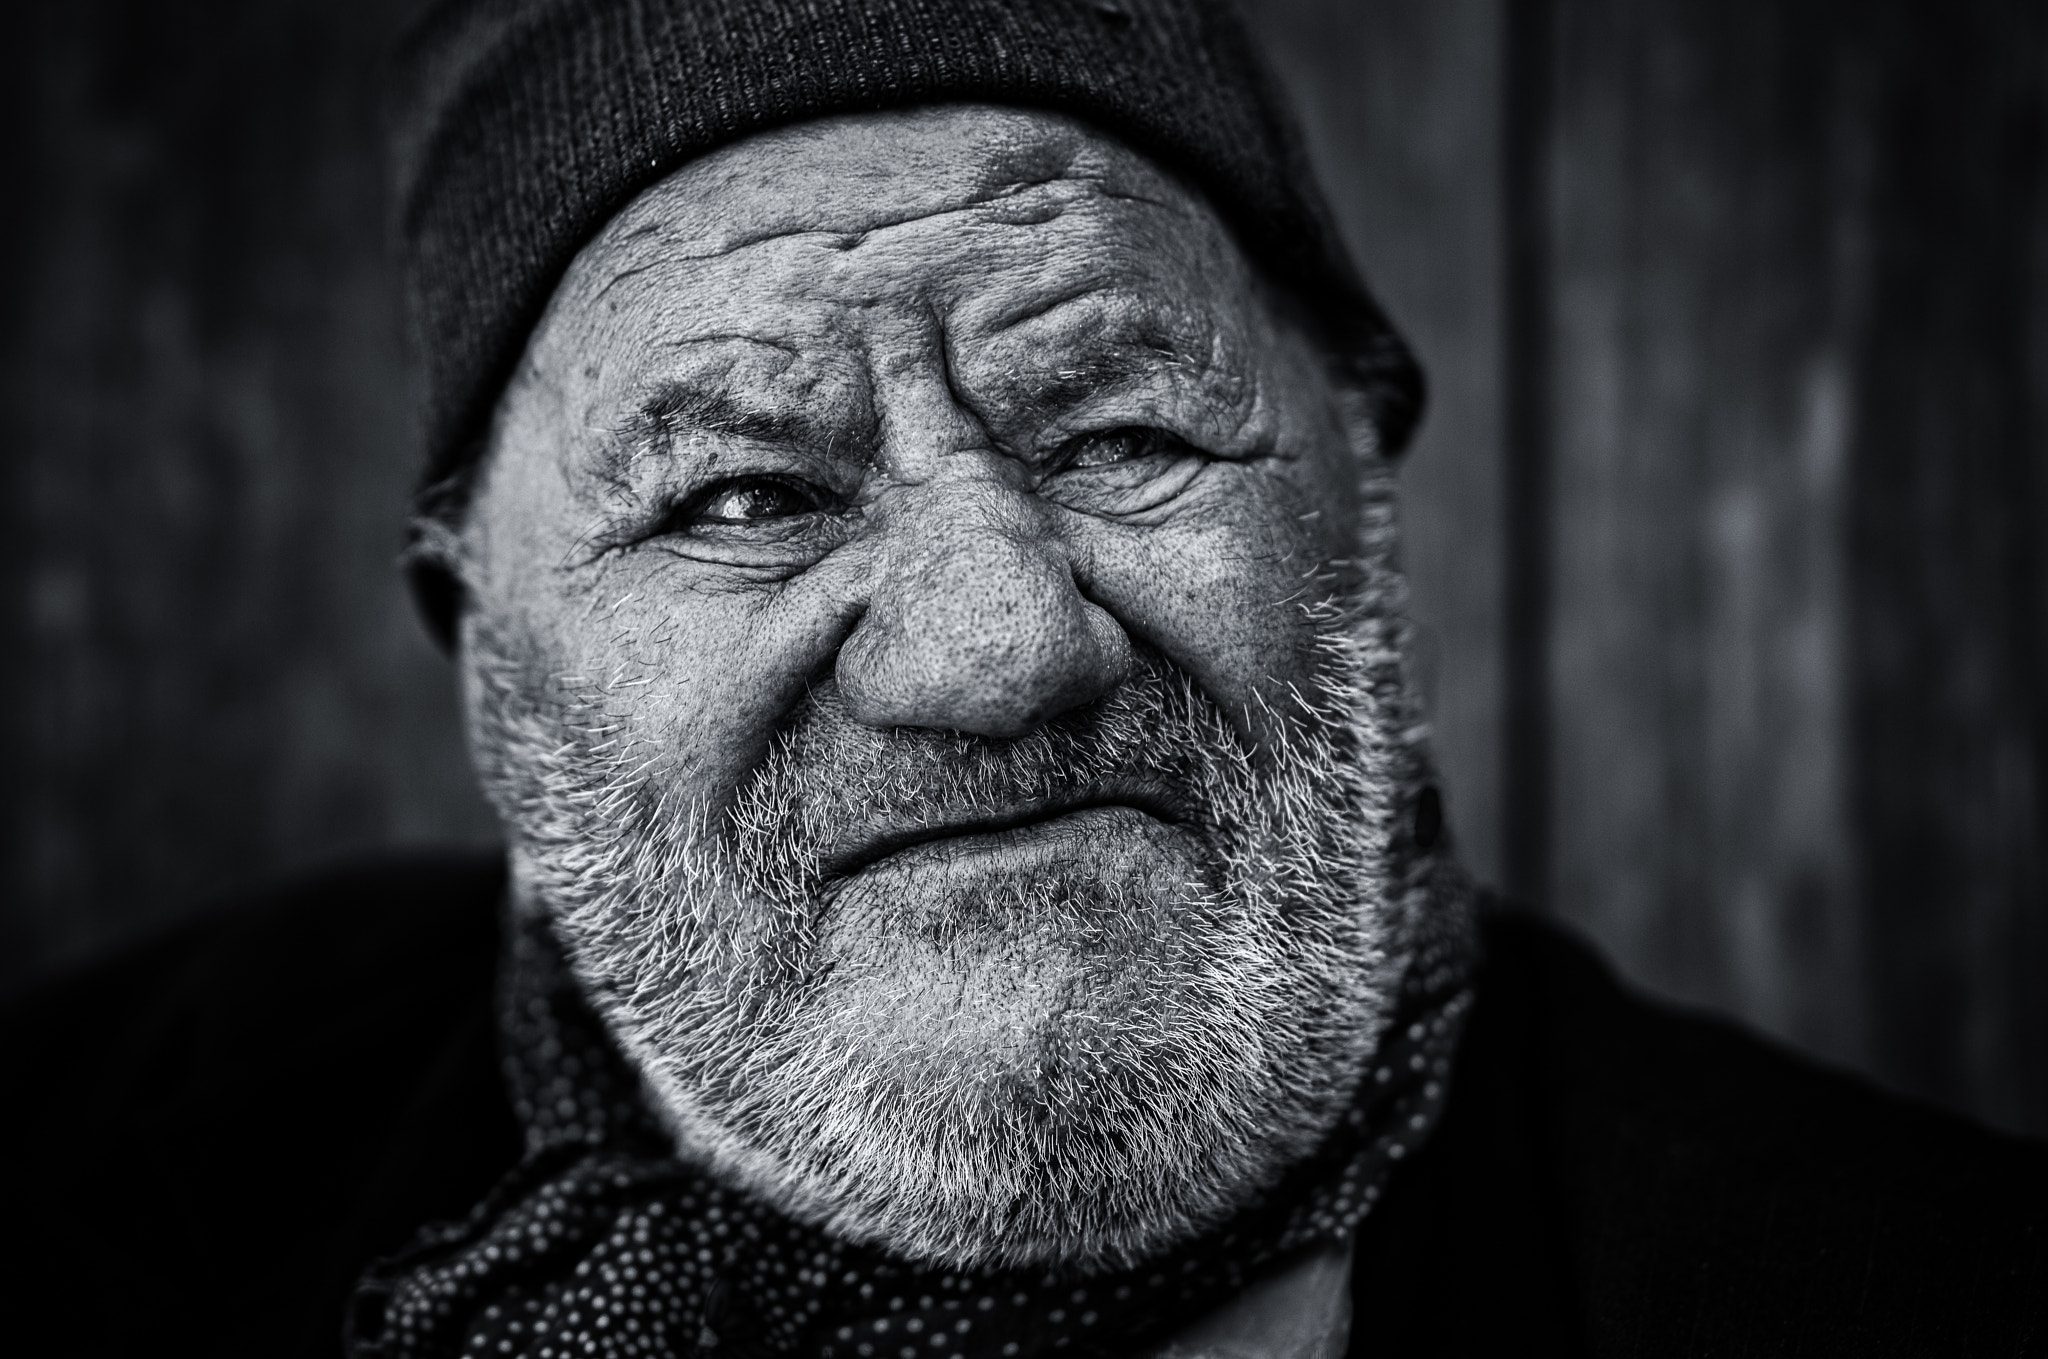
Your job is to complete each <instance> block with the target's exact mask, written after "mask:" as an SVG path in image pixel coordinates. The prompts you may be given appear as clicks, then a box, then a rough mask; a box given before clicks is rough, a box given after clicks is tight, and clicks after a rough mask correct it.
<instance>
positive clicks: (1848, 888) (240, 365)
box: [0, 0, 2048, 1133]
mask: <svg viewBox="0 0 2048 1359" xmlns="http://www.w3.org/2000/svg"><path fill="white" fill-rule="evenodd" d="M409 8H410V4H409V0H183V2H182V3H179V4H176V5H166V4H162V3H158V2H157V0H70V2H69V3H66V4H64V5H57V6H37V7H35V8H34V9H33V10H32V11H28V12H24V13H20V14H17V15H16V22H15V23H14V24H13V25H12V26H11V28H12V31H14V33H15V34H16V36H15V38H14V39H13V40H12V41H10V43H9V44H7V47H6V52H5V54H4V55H0V77H4V78H0V99H4V100H5V101H6V102H7V108H6V110H5V123H4V126H5V128H6V137H5V140H4V147H0V155H4V156H5V158H6V163H5V164H4V166H0V174H4V176H5V178H4V181H0V182H4V183H6V185H7V186H8V190H7V199H8V203H9V206H8V209H7V211H6V214H5V226H4V230H5V232H6V237H5V245H6V247H7V248H6V250H5V252H4V256H0V260H4V265H0V289H4V292H0V343H4V346H5V352H4V359H5V364H4V374H5V386H4V396H0V439H4V445H0V447H4V450H5V458H4V464H0V466H4V476H5V478H6V480H5V486H4V490H5V494H4V496H0V515H4V516H5V522H4V532H0V552H4V554H5V556H4V564H0V571H4V579H5V582H6V589H5V600H4V613H0V650H4V654H5V655H6V656H8V657H11V658H12V659H11V660H10V661H9V662H8V663H7V664H5V665H4V666H0V684H4V685H5V686H7V692H6V693H5V695H4V700H5V702H6V704H7V709H6V710H7V711H8V712H9V713H11V714H12V715H13V720H12V721H10V722H9V723H8V724H7V725H6V729H5V730H6V734H5V738H4V740H5V746H4V759H5V762H6V774H7V777H6V779H5V782H4V784H0V787H4V803H0V827H4V835H5V837H6V839H5V845H4V852H0V894H4V897H0V981H13V980H19V979H21V978H23V977H27V976H30V975H32V974H34V973H37V972H41V971H46V970H48V969H50V968H53V967H56V966H60V965H62V964H63V963H64V962H65V961H67V960H71V959H75V958H78V957H81V956H85V955H88V954H90V953H92V952H93V951H95V950H100V949H105V948H108V947H111V946H114V945H116V944H118V943H119V941H121V940H122V939H123V938H126V937H129V936H132V935H134V934H136V933H137V932H139V931H144V930H148V929H151V928H156V927H159V926H160V925H162V924H164V923H166V922H169V921H171V920H174V919H175V918H177V917H178V916H179V915H180V914H181V913H183V912H188V911H190V910H193V909H196V908H198V907H199V906H200V905H201V904H202V903H204V902H205V901H206V900H207V899H208V898H209V897H212V896H215V895H217V894H219V893H221V892H223V891H225V890H228V889H230V888H232V887H235V886H237V885H246V884H249V883H251V882H254V881H260V880H262V879H263V878H265V877H269V876H272V875H276V874H279V873H282V872H286V871H291V870H297V869H301V868H304V867H306V866H309V865H316V864H319V863H321V862H324V861H331V860H333V859H336V858H338V857H342V856H347V855H351V854H358V853H362V852H366V851H371V850H374V849H377V848H379V847H385V846H393V845H409V844H425V843H448V842H470V843H487V842H489V841H490V840H491V838H492V836H493V830H492V827H491V823H490V818H489V816H488V813H487V812H486V811H485V810H484V808H483V807H482V805H481V803H480V802H479V800H478V798H477V795H476V793H475V791H474V789H473V787H472V785H471V783H470V780H469V776H468V773H467V770H466V767H465V764H464V758H463V753H462V749H461V743H460V737H459V733H458V730H457V726H456V714H455V706H454V702H453V697H452V692H451V685H450V682H449V675H448V671H447V668H446V666H445V663H444V662H443V661H442V660H441V659H440V658H439V657H438V656H437V655H436V653H435V652H434V650H433V649H432V647H431V646H430V645H429V643H428V642H427V640H426V638H425V636H424V634H423V633H422V632H421V630H420V629H419V627H418V626H417V624H416V623H415V622H414V620H413V618H412V616H411V613H410V610H409V606H408V603H407V600H406V599H405V597H404V595H403V592H402V590H401V589H400V587H399V583H398V580H397V577H396V575H395V573H394V571H393V569H392V559H393V555H394V552H395V550H396V547H397V543H398V525H399V523H400V521H401V518H402V516H403V513H404V509H405V504H406V494H407V490H408V486H409V481H410V477H411V472H412V467H413V464H414V460H415V456H416V453H417V449H416V446H415V438H414V433H413V429H412V425H411V421H410V416H409V401H410V392H409V387H408V377H407V370H406V365H405V360H404V354H403V350H402V346H401V344H400V339H399V328H398V323H397V319H396V315H395V308H394V303H393V298H392V295H391V291H390V286H389V279H388V277H387V274H386V270H385V266H384V263H383V260H382V257H381V242H382V235H381V230H382V212H383V204H382V199H381V196H380V179H379V174H378V169H377V162H376V153H375V119H374V113H373V109H372V103H371V98H370V89H371V79H372V75H373V72H374V70H375V66H376V61H377V55H378V53H379V51H380V49H381V47H382V45H383V44H384V42H385V40H386V38H387V36H388V35H389V34H390V32H391V31H392V30H393V29H394V27H395V26H396V24H397V23H398V21H399V20H400V18H401V17H402V15H403V13H404V12H405V11H406V10H408V9H409ZM1250 9H1251V17H1252V19H1253V21H1254V25H1255V27H1256V28H1257V29H1258V30H1259V32H1260V34H1261V35H1262V37H1263V38H1264V39H1265V41H1266V43H1267V46H1268V48H1269V52H1270V55H1271V57H1272V59H1273V61H1274V64H1275V65H1276V66H1277V67H1278V68H1279V70H1280V72H1281V74H1282V76H1283V78H1284V79H1285V81H1286V83H1287V84H1288V85H1289V86H1290V87H1291V89H1292V90H1293V92H1294V95H1295V98H1296V101H1297V103H1298V105H1299V107H1300V109H1301V111H1302V113H1303V115H1304V117H1305V119H1306V122H1307V125H1308V129H1309V134H1310V140H1311V142H1312V148H1313V151H1314V153H1315V155H1316V158H1317V160H1318V162H1319V164H1320V165H1321V167H1322V169H1323V171H1324V175H1325V179H1326V181H1327V183H1328V186H1329V188H1330V191H1331V194H1332V197H1333V198H1334V200H1335V203H1336V206H1337V209H1338V211H1339V214H1340V215H1341V217H1342V218H1343V220H1344V223H1345V226H1346V228H1347V230H1348V231H1349V233H1350V236H1351V239H1352V242H1353V244H1354V246H1355V248H1356V250H1357V253H1358V257H1359V258H1360V260H1361V261H1362V262H1363V263H1364V265H1365V268H1366V270H1367V272H1368V274H1369V275H1370V277H1371V278H1372V280H1373V281H1374V283H1375V285H1376V286H1377V288H1378V290H1379V291H1380V293H1381V295H1382V297H1383V298H1384V300H1385V301H1386V303H1387V305H1388V307H1389V309H1390V310H1391V311H1392V313H1393V315H1394V316H1395V318H1396V320H1397V321H1398V322H1399V323H1400V324H1401V325H1402V326H1403V327H1404V328H1405V329H1406V330H1407V332H1408V333H1409V334H1410V336H1411V337H1412V338H1413V340H1414V342H1415V344H1416V347H1417V348H1418V349H1419V350H1420V352H1421V354H1422V356H1423V359H1424V361H1425V362H1426V363H1427V365H1428V366H1429V369H1430V373H1431V377H1432V380H1433V385H1434V401H1433V409H1432V413H1431V415H1430V418H1429V422H1428V424H1427V426H1426V428H1425V430H1424V433H1423V435H1422V437H1421V439H1420V441H1419V442H1418V444H1417V445H1416V447H1415V449H1414V452H1413V453H1412V454H1411V457H1410V465H1409V469H1408V471H1407V472H1406V473H1405V476H1406V478H1407V484H1408V488H1409V499H1408V511H1407V513H1408V525H1409V540H1408V553H1409V562H1410V566H1411V569H1412V573H1413V577H1414V582H1415V611H1416V614H1417V616H1418V619H1419V621H1420V624H1421V644H1420V659H1421V665H1422V675H1423V682H1424V685H1425V688H1426V690H1427V692H1428V694H1429V696H1430V699H1431V703H1432V706H1433V711H1434V714H1435V719H1436V724H1437V731H1438V740H1439V749H1440V751H1441V754H1442V758H1443V763H1444V765H1445V767H1446V769H1447V778H1448V782H1449V801H1450V805H1451V811H1452V816H1453V819H1454V823H1455V825H1456V828H1457V832H1458V834H1459V835H1460V837H1461V840H1462V843H1463V846H1464V850H1465V854H1466V857H1467V859H1468V861H1469V862H1470V863H1471V865H1472V866H1473V868H1474V869H1475V870H1476V871H1477V872H1478V874H1479V875H1480V876H1481V877H1482V878H1484V879H1486V880H1487V881H1490V882H1494V883H1498V884H1501V885H1503V886H1505V887H1507V888H1508V889H1510V890H1512V891H1514V892H1515V893H1517V894H1519V895H1521V896H1522V897H1524V898H1525V899H1527V900H1529V901H1531V902H1533V903H1535V904H1538V905H1540V906H1542V907H1544V908H1545V909H1548V910H1551V911H1554V912H1556V913H1557V914H1559V915H1561V916H1562V917H1564V918H1566V919H1568V920H1570V921H1572V922H1574V923H1576V924H1577V925H1579V926H1581V927H1582V928H1583V929H1585V930H1586V931H1587V932H1589V933H1590V934H1592V935H1593V936H1594V937H1595V938H1597V939H1598V940H1599V941H1600V943H1601V944H1602V945H1603V946H1604V948H1605V949H1606V951H1607V952H1608V953H1609V954H1610V956H1612V957H1613V958H1614V960H1615V961H1616V963H1617V964H1618V965H1619V966H1620V967H1621V969H1622V970H1623V971H1624V972H1626V973H1627V974H1628V975H1629V976H1631V977H1633V978H1634V979H1636V980H1637V981H1638V982H1639V983H1641V984H1642V985H1644V986H1647V987H1649V988H1651V989H1653V990H1655V991H1658V992H1662V993H1664V994H1667V995H1671V996H1674V997H1678V998H1680V999H1683V1000H1686V1001H1689V1002H1696V1003H1701V1004H1705V1005H1709V1006H1713V1007H1716V1008H1718V1009H1721V1010H1724V1011H1728V1012H1732V1013H1734V1014H1736V1015H1739V1016H1741V1017H1743V1018H1744V1019H1746V1020H1747V1021H1749V1022H1750V1023H1752V1024H1754V1025H1756V1026H1758V1027H1760V1028H1763V1029H1765V1030H1768V1031H1770V1032H1772V1033H1775V1034H1778V1035H1780V1036H1781V1037H1783V1038H1784V1039H1786V1040H1787V1041H1789V1042H1791V1043H1793V1044H1795V1045H1797V1046H1799V1047H1802V1048H1804V1049H1806V1050H1807V1051H1810V1052H1813V1053H1817V1054H1819V1055H1821V1056H1824V1057H1826V1058H1829V1059H1832V1060H1836V1061H1840V1062H1844V1063H1848V1064H1851V1065H1855V1066H1858V1067H1861V1068H1862V1069H1864V1070H1866V1071H1869V1072H1871V1073H1872V1074H1874V1075H1875V1076H1877V1077H1878V1078H1879V1079H1881V1080H1884V1081H1886V1082H1888V1083H1890V1084H1892V1085H1894V1086H1896V1087H1900V1088H1904V1089H1908V1090H1912V1091H1917V1092H1920V1093H1924V1094H1926V1095H1929V1096H1931V1097H1934V1098H1936V1099H1939V1100H1942V1101H1945V1102H1947V1103H1949V1104H1951V1105H1954V1106H1956V1107H1959V1108H1963V1109H1966V1110H1970V1111H1972V1112H1975V1113H1977V1114H1978V1115H1980V1116H1983V1117H1985V1118H1988V1119H1991V1120H1993V1121H1995V1122H1998V1123H2001V1124H2004V1125H2006V1126H2009V1127H2015V1128H2022V1129H2030V1130H2032V1131H2034V1132H2037V1133H2048V900H2044V893H2048V877H2044V845H2048V685H2044V682H2043V681H2044V678H2048V675H2044V665H2048V656H2044V637H2048V626H2044V625H2048V546H2044V544H2043V541H2042V537H2043V534H2042V530H2043V529H2044V528H2048V442H2044V433H2048V381H2044V378H2048V195H2044V176H2048V100H2044V94H2048V7H2043V6H2041V5H2039V4H2035V3H2024V2H2023V0H1949V2H1948V3H1941V4H1935V3H1932V2H1931V0H1714V2H1713V3H1708V2H1707V0H1662V2H1661V3H1657V4H1652V5H1643V4H1636V3H1627V2H1626V0H1253V3H1252V4H1251V5H1250Z"/></svg>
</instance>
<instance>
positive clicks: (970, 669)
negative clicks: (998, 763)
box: [837, 480, 1131, 737]
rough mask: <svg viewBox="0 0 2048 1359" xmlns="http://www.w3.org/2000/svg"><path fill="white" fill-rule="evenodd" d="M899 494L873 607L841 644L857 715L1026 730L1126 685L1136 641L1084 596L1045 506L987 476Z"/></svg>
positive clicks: (847, 689) (844, 687)
mask: <svg viewBox="0 0 2048 1359" xmlns="http://www.w3.org/2000/svg"><path fill="white" fill-rule="evenodd" d="M892 500H893V501H894V503H892V504H890V505H889V506H888V507H887V509H886V511H885V517H884V519H883V522H882V523H881V524H880V525H878V527H879V529H880V531H881V533H882V534H883V536H884V544H885V547H884V553H883V564H882V566H881V568H880V572H879V576H878V578H877V579H876V580H875V582H874V587H873V593H872V594H871V595H870V597H869V601H868V607H867V611H866V613H865V614H864V615H863V616H862V617H861V620H860V622H859V624H858V625H856V627H855V628H854V630H853V632H852V633H851V634H850V635H849V636H848V637H847V639H846V641H845V643H844V644H843V645H842V646H841V647H840V651H839V660H838V667H837V678H838V682H839V690H840V694H841V696H842V697H843V699H844V700H845V702H846V704H847V707H848V711H849V712H850V713H851V715H852V716H853V717H854V718H855V719H856V720H858V721H861V722H865V723H868V724H869V725H871V726H878V727H927V728H932V729H934V730H941V731H964V732H974V733H976V734H978V735H982V736H999V737H1011V736H1021V735H1023V734H1024V733H1025V732H1028V731H1030V730H1032V729H1033V728H1034V727H1037V726H1038V725H1040V724H1041V723H1043V722H1045V721H1046V720H1047V719H1049V718H1052V717H1056V716H1058V715H1059V714H1060V713H1062V712H1066V711H1068V710H1070V709H1073V708H1078V707H1080V706H1082V705H1084V704H1087V703H1091V702H1093V701H1095V700H1096V699H1098V698H1101V697H1102V696H1103V695H1105V694H1107V693H1109V692H1110V691H1111V690H1112V689H1114V688H1116V687H1117V686H1118V685H1119V684H1121V683H1123V681H1124V679H1125V678H1126V676H1128V674H1129V673H1130V668H1131V644H1130V639H1129V638H1128V637H1126V636H1125V635H1124V630H1123V629H1122V628H1121V627H1120V626H1118V624H1117V622H1116V620H1115V619H1114V618H1112V617H1110V616H1109V614H1108V613H1106V612H1105V611H1104V610H1103V609H1102V608H1101V607H1100V606H1098V605H1096V604H1094V603H1092V602H1090V601H1089V600H1088V599H1087V598H1085V597H1084V596H1083V595H1082V593H1081V589H1080V587H1079V586H1078V585H1077V584H1076V583H1075V580H1074V573H1073V566H1072V563H1071V561H1070V559H1069V557H1068V554H1067V553H1066V551H1065V549H1064V547H1063V546H1062V544H1061V543H1060V542H1059V541H1058V540H1057V537H1056V535H1055V534H1054V533H1053V531H1052V526H1051V523H1050V520H1049V516H1048V513H1047V511H1046V510H1045V508H1044V507H1043V506H1042V505H1040V504H1038V503H1037V502H1036V501H1035V500H1033V499H1032V498H1031V497H1030V496H1028V495H1027V494H1024V493H1022V492H1020V491H1017V490H1015V489H1012V488H1009V487H1006V486H1003V485H1000V484H998V483H997V482H995V481H993V480H987V481H983V480H976V481H971V482H967V483H964V484H963V483H960V482H954V483H951V484H945V485H923V486H912V487H904V488H901V489H900V490H899V491H897V492H896V493H895V494H894V496H893V497H892Z"/></svg>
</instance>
